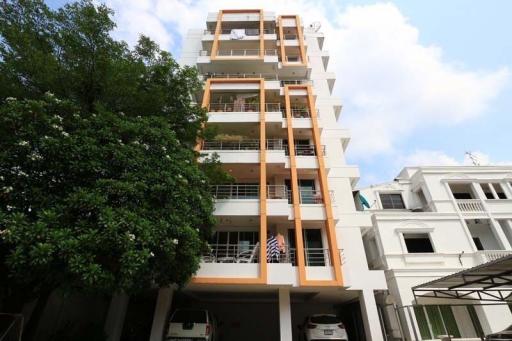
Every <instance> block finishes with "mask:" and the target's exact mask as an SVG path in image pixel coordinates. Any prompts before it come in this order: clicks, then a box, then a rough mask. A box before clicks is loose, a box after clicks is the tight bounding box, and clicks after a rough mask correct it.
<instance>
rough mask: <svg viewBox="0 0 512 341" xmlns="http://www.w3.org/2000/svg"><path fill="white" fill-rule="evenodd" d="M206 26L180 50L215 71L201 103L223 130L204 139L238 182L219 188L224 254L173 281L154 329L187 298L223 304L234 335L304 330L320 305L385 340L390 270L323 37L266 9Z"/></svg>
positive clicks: (285, 335) (197, 303)
mask: <svg viewBox="0 0 512 341" xmlns="http://www.w3.org/2000/svg"><path fill="white" fill-rule="evenodd" d="M197 26H201V23H197ZM205 26H206V27H205V28H206V30H205V29H197V30H191V31H190V32H189V33H188V35H187V36H186V38H185V40H184V42H183V50H182V59H181V64H182V65H190V66H196V67H197V68H198V69H199V72H200V74H201V75H202V76H203V78H204V81H205V83H204V92H203V93H201V94H197V101H198V102H199V103H202V105H203V106H204V107H206V108H208V112H209V113H208V116H209V120H208V123H207V125H208V126H215V127H216V128H217V129H218V135H217V138H216V139H214V140H210V141H201V143H200V144H198V146H197V148H198V150H200V151H201V153H202V154H203V155H207V154H213V153H216V154H218V155H219V157H220V160H221V161H222V162H223V167H225V169H226V170H227V171H228V172H229V173H230V174H231V175H232V176H233V177H234V178H235V179H236V182H235V184H231V185H219V186H215V188H213V189H212V190H213V192H214V195H215V196H216V198H217V200H216V211H215V214H216V216H217V218H218V226H217V227H216V228H215V235H214V236H213V239H212V243H211V246H212V251H211V252H208V253H206V254H205V255H204V258H203V261H202V263H201V267H200V269H199V271H198V272H197V274H196V276H195V277H194V278H193V280H192V281H191V282H190V283H189V284H188V285H187V286H186V287H185V288H183V290H181V291H174V292H173V290H171V289H161V290H160V293H159V296H158V301H157V306H156V311H155V317H154V321H153V328H152V335H151V340H158V341H161V339H162V333H163V332H164V328H165V320H166V316H167V314H168V312H169V310H172V309H175V308H176V307H183V306H187V307H202V308H206V309H209V310H211V311H212V312H213V313H215V314H216V315H217V316H218V318H219V319H220V320H221V321H222V322H223V325H224V326H225V328H224V329H225V331H224V335H223V337H224V338H223V340H224V341H230V340H237V341H238V340H245V341H251V340H255V341H256V340H258V341H259V340H282V341H291V340H292V339H293V340H297V339H298V333H299V331H298V328H297V325H298V324H300V323H302V322H303V321H304V318H305V317H306V316H307V315H309V314H312V313H338V314H340V315H341V316H342V317H343V318H344V319H345V321H347V322H346V324H347V328H348V329H349V334H350V335H353V336H352V337H351V341H357V340H358V339H362V338H363V336H361V333H363V335H365V336H366V340H368V341H370V340H373V341H380V340H383V334H382V331H381V326H380V320H379V314H378V309H377V305H376V300H375V292H377V291H382V290H386V289H387V286H386V280H385V277H384V272H383V271H382V270H369V269H368V263H367V260H366V256H365V252H364V246H363V240H362V228H370V227H371V219H370V215H369V214H366V213H363V212H358V211H357V210H356V207H355V203H354V200H353V197H352V191H353V187H354V186H355V184H356V183H357V181H358V179H359V171H358V168H357V167H355V166H351V165H346V163H345V158H344V153H345V149H346V148H347V144H348V142H349V139H350V137H349V134H348V132H347V130H345V129H342V128H340V127H339V125H338V124H337V122H338V118H339V115H340V111H341V101H340V99H338V98H337V97H334V96H332V90H333V85H334V81H335V76H334V74H333V73H332V72H328V71H327V65H328V62H329V53H328V52H327V51H325V50H324V49H323V42H324V35H323V34H322V33H320V32H317V30H316V29H315V27H307V26H306V27H304V26H303V25H302V23H301V20H300V18H299V17H298V16H296V15H285V16H277V15H275V14H274V13H272V12H264V11H263V10H224V11H219V12H218V13H210V14H208V17H207V18H206V25H205ZM327 38H328V39H336V37H327ZM270 235H274V236H276V237H278V239H281V238H282V240H283V241H284V246H283V249H282V250H283V252H282V254H281V255H280V256H279V260H274V261H269V258H267V256H266V253H267V252H266V250H267V241H268V240H269V237H270Z"/></svg>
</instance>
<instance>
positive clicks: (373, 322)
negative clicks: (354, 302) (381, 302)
mask: <svg viewBox="0 0 512 341" xmlns="http://www.w3.org/2000/svg"><path fill="white" fill-rule="evenodd" d="M359 305H360V306H361V315H362V317H363V324H364V331H365V334H366V340H367V341H383V340H384V337H383V336H382V328H381V325H380V319H379V312H378V311H377V303H376V302H375V294H374V293H373V290H370V289H366V290H361V291H360V293H359Z"/></svg>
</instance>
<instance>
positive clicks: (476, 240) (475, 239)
mask: <svg viewBox="0 0 512 341" xmlns="http://www.w3.org/2000/svg"><path fill="white" fill-rule="evenodd" d="M473 242H474V243H475V246H476V249H477V250H478V251H482V250H483V249H484V246H483V245H482V241H481V240H480V238H478V237H473Z"/></svg>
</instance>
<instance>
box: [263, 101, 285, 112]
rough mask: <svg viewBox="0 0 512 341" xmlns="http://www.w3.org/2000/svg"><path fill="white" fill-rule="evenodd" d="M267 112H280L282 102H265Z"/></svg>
mask: <svg viewBox="0 0 512 341" xmlns="http://www.w3.org/2000/svg"><path fill="white" fill-rule="evenodd" d="M265 111H266V112H280V111H281V103H265Z"/></svg>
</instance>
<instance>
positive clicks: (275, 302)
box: [168, 286, 365, 341]
mask: <svg viewBox="0 0 512 341" xmlns="http://www.w3.org/2000/svg"><path fill="white" fill-rule="evenodd" d="M283 289H284V290H285V291H287V292H288V293H289V296H288V297H289V303H288V304H283V303H286V302H283ZM280 293H281V295H280ZM358 300H359V291H350V290H344V289H341V288H333V289H332V290H330V289H326V288H321V290H315V288H300V289H299V288H293V289H292V288H289V287H288V288H281V287H269V286H264V287H256V286H255V287H249V286H246V287H242V286H238V287H236V286H215V287H214V288H213V287H208V286H190V287H188V288H186V289H185V290H182V291H175V292H174V294H173V298H172V304H171V307H170V309H169V311H168V315H170V314H172V312H174V311H175V310H176V309H184V308H185V309H206V310H208V311H210V312H211V313H212V314H214V315H215V317H216V319H217V320H218V324H219V328H218V331H219V333H218V336H219V341H240V340H244V341H253V340H254V341H261V340H282V339H283V338H282V337H281V333H282V327H283V326H282V325H281V323H286V321H284V322H283V321H282V320H283V316H286V315H287V314H284V315H283V309H286V306H288V316H289V317H290V319H289V320H288V325H289V326H290V325H291V340H294V341H295V340H300V336H301V331H300V329H299V328H298V326H299V325H302V324H303V322H304V320H305V319H306V317H307V316H309V315H312V314H335V315H338V316H339V317H340V318H341V320H342V322H343V323H344V324H345V325H346V328H347V332H348V333H349V339H350V340H351V341H360V340H361V341H363V340H364V335H365V334H364V329H363V322H362V318H361V310H360V306H359V302H358ZM285 339H287V338H285Z"/></svg>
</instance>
